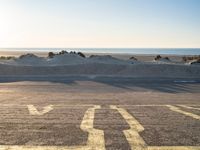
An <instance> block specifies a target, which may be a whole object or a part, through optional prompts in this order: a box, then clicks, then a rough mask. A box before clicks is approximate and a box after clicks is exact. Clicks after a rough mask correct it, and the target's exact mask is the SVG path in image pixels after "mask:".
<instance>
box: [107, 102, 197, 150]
mask: <svg viewBox="0 0 200 150" xmlns="http://www.w3.org/2000/svg"><path fill="white" fill-rule="evenodd" d="M165 106H167V107H169V108H170V109H173V111H175V110H176V111H178V112H180V113H183V111H181V110H179V109H178V108H177V107H175V106H171V105H165ZM110 108H111V109H116V110H118V112H119V113H120V114H121V115H122V117H123V118H124V119H125V120H126V122H127V123H128V124H129V126H130V129H129V130H124V131H123V132H124V135H125V136H126V139H127V141H128V142H129V144H130V147H131V149H132V150H200V147H199V146H148V145H147V144H146V143H145V141H144V140H143V138H142V137H141V136H140V135H139V133H140V132H142V131H144V130H145V129H144V128H143V126H142V125H141V124H140V123H139V122H138V121H137V120H136V119H135V118H134V117H133V116H132V115H130V114H129V113H128V112H127V111H126V110H125V109H123V108H119V107H117V106H114V105H111V106H110ZM185 113H186V114H187V113H188V112H184V114H185ZM187 115H188V114H187ZM190 115H191V113H190ZM193 117H194V116H193ZM195 119H196V118H195Z"/></svg>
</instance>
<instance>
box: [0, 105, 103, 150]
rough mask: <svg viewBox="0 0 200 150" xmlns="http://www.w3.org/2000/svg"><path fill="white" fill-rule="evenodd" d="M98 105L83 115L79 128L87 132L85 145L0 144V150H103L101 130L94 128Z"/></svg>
mask: <svg viewBox="0 0 200 150" xmlns="http://www.w3.org/2000/svg"><path fill="white" fill-rule="evenodd" d="M100 108H101V107H100V106H98V105H95V106H93V107H92V108H89V109H88V110H87V111H86V112H85V115H84V117H83V120H82V122H81V126H80V128H81V129H82V130H83V131H85V132H88V140H87V145H85V146H11V145H10V146H9V145H5V146H4V145H0V150H105V141H104V132H103V130H98V129H94V125H93V124H94V115H95V110H96V109H100Z"/></svg>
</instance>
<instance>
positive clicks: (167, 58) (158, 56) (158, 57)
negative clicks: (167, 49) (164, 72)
mask: <svg viewBox="0 0 200 150" xmlns="http://www.w3.org/2000/svg"><path fill="white" fill-rule="evenodd" d="M161 59H163V60H169V57H162V56H160V55H157V56H156V57H155V58H154V60H161Z"/></svg>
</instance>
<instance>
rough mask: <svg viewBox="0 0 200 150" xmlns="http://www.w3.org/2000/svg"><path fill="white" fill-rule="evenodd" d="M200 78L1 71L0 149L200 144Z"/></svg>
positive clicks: (98, 149)
mask: <svg viewBox="0 0 200 150" xmlns="http://www.w3.org/2000/svg"><path fill="white" fill-rule="evenodd" d="M199 81H200V80H198V79H142V78H141V79H136V78H117V77H116V78H111V77H94V76H90V77H0V150H34V149H36V150H65V149H66V150H68V149H74V150H76V149H83V150H84V149H91V150H92V149H96V150H101V149H102V150H103V149H106V150H118V149H121V150H129V149H141V150H143V149H155V150H157V149H166V150H171V149H178V150H184V149H188V150H191V149H197V150H199V149H200V82H199Z"/></svg>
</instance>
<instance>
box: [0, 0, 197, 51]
mask: <svg viewBox="0 0 200 150" xmlns="http://www.w3.org/2000/svg"><path fill="white" fill-rule="evenodd" d="M0 47H67V48H69V47H97V48H99V47H113V48H115V47H116V48H119V47H129V48H130V47H131V48H132V47H166V48H169V47H170V48H171V47H180V48H182V47H188V48H189V47H193V48H199V47H200V0H0Z"/></svg>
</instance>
